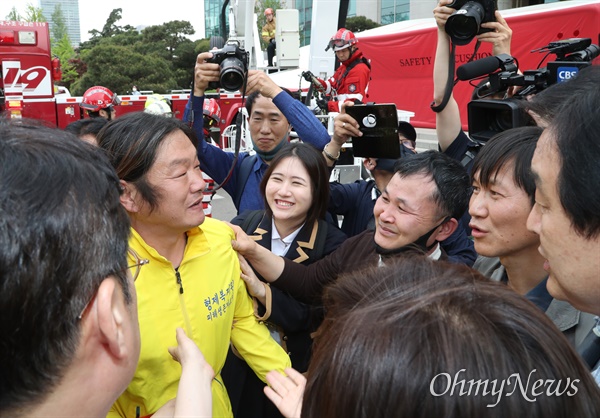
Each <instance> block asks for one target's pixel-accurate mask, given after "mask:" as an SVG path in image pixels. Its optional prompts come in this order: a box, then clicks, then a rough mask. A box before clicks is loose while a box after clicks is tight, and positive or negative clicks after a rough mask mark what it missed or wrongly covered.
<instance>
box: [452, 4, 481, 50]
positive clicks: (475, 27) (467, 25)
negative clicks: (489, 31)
mask: <svg viewBox="0 0 600 418" xmlns="http://www.w3.org/2000/svg"><path fill="white" fill-rule="evenodd" d="M484 16H485V10H484V8H483V6H482V5H481V4H480V3H477V2H474V1H469V2H467V3H465V5H464V6H463V7H461V8H460V9H458V10H457V11H455V12H454V13H453V14H452V15H451V16H450V17H449V18H448V21H447V22H446V33H447V34H448V35H449V36H450V38H451V39H452V41H453V42H454V43H455V44H456V45H467V44H468V43H469V42H471V41H472V40H473V38H474V37H475V35H477V33H478V32H479V26H480V25H481V21H482V20H483V18H484Z"/></svg>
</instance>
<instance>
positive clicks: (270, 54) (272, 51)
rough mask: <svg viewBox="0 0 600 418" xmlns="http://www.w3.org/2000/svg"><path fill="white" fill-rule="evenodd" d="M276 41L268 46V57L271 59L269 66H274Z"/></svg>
mask: <svg viewBox="0 0 600 418" xmlns="http://www.w3.org/2000/svg"><path fill="white" fill-rule="evenodd" d="M275 49H276V47H275V43H274V42H269V46H268V47H267V59H268V60H269V67H272V66H273V57H274V56H275Z"/></svg>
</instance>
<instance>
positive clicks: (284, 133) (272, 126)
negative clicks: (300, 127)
mask: <svg viewBox="0 0 600 418" xmlns="http://www.w3.org/2000/svg"><path fill="white" fill-rule="evenodd" d="M289 133H290V124H289V122H288V120H287V119H286V117H285V116H283V113H281V111H280V110H279V109H278V108H277V106H275V105H274V104H273V100H271V99H269V98H266V97H263V96H258V97H257V98H256V101H255V102H254V105H253V106H252V114H251V115H250V135H251V136H252V142H254V144H255V145H256V146H257V147H258V148H259V149H260V150H261V151H263V152H268V151H271V150H272V149H273V148H275V147H276V146H277V145H279V143H280V142H281V141H285V140H287V137H288V135H289Z"/></svg>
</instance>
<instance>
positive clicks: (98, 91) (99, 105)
mask: <svg viewBox="0 0 600 418" xmlns="http://www.w3.org/2000/svg"><path fill="white" fill-rule="evenodd" d="M119 103H121V101H120V100H119V98H118V97H117V95H116V94H115V93H113V92H112V91H110V90H109V89H107V88H106V87H102V86H94V87H90V88H89V89H87V90H86V92H85V93H83V100H82V101H81V104H80V105H79V106H81V108H83V109H85V110H88V111H90V112H98V111H100V110H102V109H106V108H107V107H110V106H113V105H118V104H119Z"/></svg>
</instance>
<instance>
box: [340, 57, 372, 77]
mask: <svg viewBox="0 0 600 418" xmlns="http://www.w3.org/2000/svg"><path fill="white" fill-rule="evenodd" d="M358 64H365V65H366V66H367V67H369V70H370V69H371V63H370V62H369V60H368V59H366V58H365V57H360V59H357V60H354V61H352V62H351V63H350V65H349V66H347V67H346V71H344V74H342V76H341V77H340V80H343V79H344V78H346V76H347V75H348V73H349V72H350V70H351V69H353V68H354V67H356V66H357V65H358Z"/></svg>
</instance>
